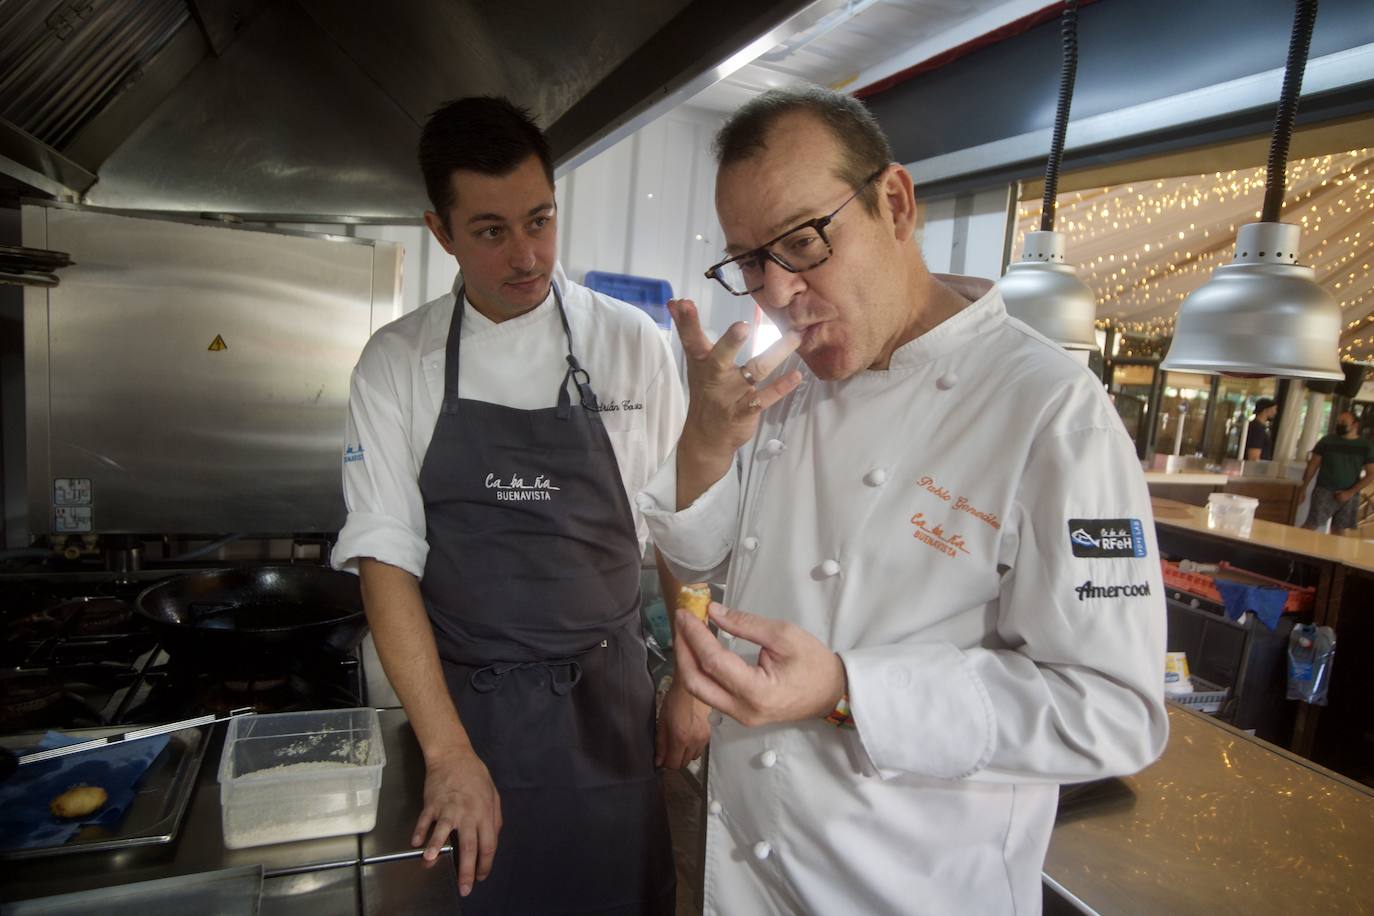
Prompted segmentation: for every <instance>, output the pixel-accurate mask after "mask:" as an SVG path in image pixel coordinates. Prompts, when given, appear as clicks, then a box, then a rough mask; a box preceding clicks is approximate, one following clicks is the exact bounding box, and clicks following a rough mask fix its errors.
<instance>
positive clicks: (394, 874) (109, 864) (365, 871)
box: [0, 709, 459, 916]
mask: <svg viewBox="0 0 1374 916" xmlns="http://www.w3.org/2000/svg"><path fill="white" fill-rule="evenodd" d="M381 721H382V732H383V741H384V743H385V745H386V754H387V766H386V769H385V770H384V771H383V776H382V789H381V798H380V801H379V804H378V812H377V826H376V827H375V828H374V829H373V830H372V831H371V832H370V833H367V834H364V835H362V836H357V835H347V836H339V837H328V838H324V839H318V840H302V841H299V842H294V843H279V844H276V845H271V846H255V847H253V848H250V849H237V850H234V849H226V848H225V847H224V842H223V837H222V833H221V825H220V802H219V784H218V782H217V779H216V777H217V769H218V765H219V755H220V749H221V747H222V746H223V744H224V726H222V725H221V726H216V727H215V729H214V732H213V733H212V734H211V736H210V739H209V740H210V744H209V747H208V750H207V753H206V755H205V762H204V764H203V766H202V768H201V771H200V775H199V778H198V779H197V782H196V788H195V791H194V792H193V794H192V796H191V800H190V802H189V804H188V807H187V811H186V817H185V819H184V821H183V823H182V826H181V830H180V832H179V833H178V836H177V838H176V839H175V840H174V841H173V842H172V843H170V844H168V845H166V846H152V847H139V848H135V849H128V850H121V851H118V852H97V853H89V854H80V855H69V856H59V857H53V858H49V859H36V860H30V861H24V862H13V863H6V867H5V869H4V874H3V877H0V900H22V899H27V898H32V897H46V896H49V895H53V894H65V893H70V892H73V891H79V890H86V889H89V888H99V887H109V886H112V885H119V884H129V883H132V882H135V881H151V880H154V879H157V878H168V877H173V876H176V875H185V874H192V873H195V872H203V871H211V870H214V869H220V868H229V867H232V866H236V865H249V864H261V865H262V866H263V871H264V876H265V880H264V882H263V903H262V912H263V913H264V914H266V916H292V914H296V913H300V914H307V916H322V914H325V913H329V914H335V913H387V914H392V913H412V912H413V913H458V912H459V908H458V901H459V897H458V889H457V878H456V871H455V868H454V865H453V860H452V848H451V847H445V852H444V857H443V858H442V859H441V860H440V861H439V862H438V863H437V864H436V865H435V866H433V867H431V868H425V867H424V866H423V864H422V862H421V860H420V851H419V850H416V849H412V848H411V846H410V831H411V829H412V828H413V827H414V825H415V819H416V818H417V817H418V816H419V813H420V807H421V802H422V791H423V787H424V765H423V760H422V759H421V757H420V750H419V746H418V745H417V744H416V742H415V737H414V734H413V732H412V731H411V729H410V726H409V724H408V723H407V722H406V718H405V713H404V712H403V711H401V710H399V709H385V710H381Z"/></svg>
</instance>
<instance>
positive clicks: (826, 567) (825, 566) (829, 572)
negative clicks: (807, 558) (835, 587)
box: [821, 560, 840, 576]
mask: <svg viewBox="0 0 1374 916" xmlns="http://www.w3.org/2000/svg"><path fill="white" fill-rule="evenodd" d="M839 571H840V564H839V563H836V562H835V561H834V560H826V561H825V562H824V563H822V564H821V575H823V576H834V575H838V574H839Z"/></svg>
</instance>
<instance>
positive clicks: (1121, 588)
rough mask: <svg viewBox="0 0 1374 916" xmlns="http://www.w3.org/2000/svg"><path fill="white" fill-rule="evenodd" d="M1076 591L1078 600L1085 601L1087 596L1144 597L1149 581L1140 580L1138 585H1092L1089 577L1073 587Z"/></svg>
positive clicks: (1148, 592)
mask: <svg viewBox="0 0 1374 916" xmlns="http://www.w3.org/2000/svg"><path fill="white" fill-rule="evenodd" d="M1074 591H1075V592H1077V593H1078V600H1079V601H1087V600H1088V599H1089V598H1145V597H1148V596H1149V594H1150V583H1148V582H1142V583H1140V584H1139V585H1093V583H1092V580H1091V579H1089V580H1088V581H1087V582H1084V583H1083V584H1082V585H1080V586H1078V587H1077V588H1075V589H1074Z"/></svg>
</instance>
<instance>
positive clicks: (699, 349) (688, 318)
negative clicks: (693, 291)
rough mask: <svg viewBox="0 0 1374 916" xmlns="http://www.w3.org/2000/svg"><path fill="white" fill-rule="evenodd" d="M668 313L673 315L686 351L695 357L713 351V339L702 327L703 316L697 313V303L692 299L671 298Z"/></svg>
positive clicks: (700, 357)
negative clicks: (709, 337) (707, 335)
mask: <svg viewBox="0 0 1374 916" xmlns="http://www.w3.org/2000/svg"><path fill="white" fill-rule="evenodd" d="M668 313H669V314H670V315H672V316H673V324H674V325H676V326H677V336H678V338H679V339H680V340H681V341H682V351H683V352H684V353H686V354H687V355H688V356H690V357H692V358H694V359H702V358H703V357H705V356H706V355H707V354H708V353H710V352H711V341H710V340H709V339H708V338H707V337H706V332H705V331H703V330H702V329H701V316H700V315H699V314H698V313H697V307H696V303H694V302H692V300H691V299H669V300H668Z"/></svg>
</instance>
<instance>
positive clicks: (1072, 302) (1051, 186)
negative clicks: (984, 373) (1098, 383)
mask: <svg viewBox="0 0 1374 916" xmlns="http://www.w3.org/2000/svg"><path fill="white" fill-rule="evenodd" d="M1059 30H1060V35H1061V37H1062V39H1063V45H1064V65H1063V70H1062V72H1061V74H1060V80H1059V105H1058V108H1057V109H1056V110H1055V114H1054V132H1053V134H1052V137H1051V140H1050V155H1049V159H1048V160H1046V162H1045V194H1044V198H1043V202H1042V203H1041V205H1040V229H1039V231H1037V232H1028V233H1026V247H1025V250H1024V251H1023V253H1022V254H1021V260H1020V261H1018V262H1017V263H1015V264H1012V265H1010V266H1009V267H1008V268H1007V272H1006V274H1005V275H1003V277H1002V279H1001V280H998V281H997V287H998V289H999V290H1000V291H1001V293H1002V299H1003V301H1004V302H1006V305H1007V314H1009V315H1011V316H1012V317H1013V318H1019V319H1021V320H1022V321H1024V322H1025V323H1026V324H1028V325H1030V326H1031V327H1032V328H1034V329H1035V330H1037V331H1039V332H1040V333H1041V334H1044V335H1045V336H1046V337H1048V338H1049V339H1050V340H1052V341H1054V342H1055V343H1057V344H1059V345H1060V346H1061V347H1064V348H1065V349H1067V350H1096V349H1097V334H1096V328H1095V327H1094V325H1093V321H1094V319H1095V318H1096V317H1097V297H1096V296H1095V295H1094V294H1093V291H1092V290H1091V289H1089V288H1088V285H1087V284H1086V283H1084V282H1083V281H1082V280H1080V279H1079V277H1078V271H1077V269H1075V268H1074V266H1073V265H1072V264H1069V263H1067V262H1066V261H1065V259H1064V256H1065V253H1066V252H1067V250H1068V240H1067V239H1066V238H1065V236H1064V233H1062V232H1055V231H1054V208H1055V202H1056V199H1057V198H1058V195H1059V163H1060V161H1061V160H1062V159H1063V158H1064V133H1065V131H1066V130H1067V128H1068V125H1069V106H1070V105H1071V104H1072V102H1073V82H1074V77H1075V76H1076V75H1077V72H1078V4H1077V2H1076V0H1066V2H1065V3H1064V13H1063V15H1062V16H1061V17H1060V29H1059Z"/></svg>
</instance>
